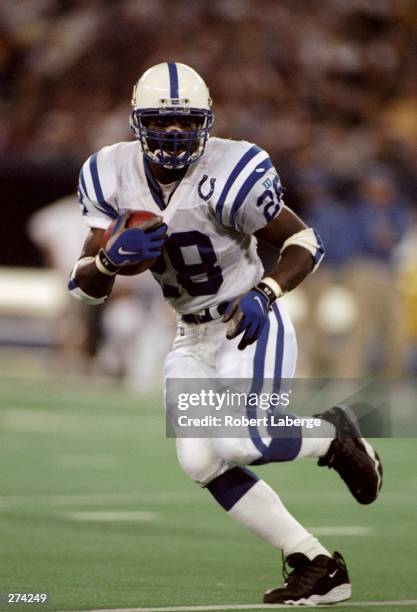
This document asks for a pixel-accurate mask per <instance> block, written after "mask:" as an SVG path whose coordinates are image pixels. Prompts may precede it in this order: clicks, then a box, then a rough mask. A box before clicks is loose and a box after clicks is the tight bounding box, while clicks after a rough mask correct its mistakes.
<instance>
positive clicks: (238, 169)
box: [216, 145, 262, 223]
mask: <svg viewBox="0 0 417 612" xmlns="http://www.w3.org/2000/svg"><path fill="white" fill-rule="evenodd" d="M261 151H262V149H261V148H260V147H258V146H257V145H253V146H252V147H251V148H250V149H249V150H248V151H246V153H245V154H244V155H243V157H242V158H241V159H240V160H239V161H238V162H237V164H236V166H235V167H234V168H233V170H232V172H231V173H230V175H229V178H228V179H227V181H226V183H225V185H224V187H223V190H222V192H221V194H220V197H219V199H218V202H217V204H216V219H217V221H218V222H219V223H221V222H222V216H223V206H224V203H225V201H226V197H227V194H228V193H229V191H230V189H231V187H232V185H233V183H234V182H235V180H236V179H237V177H238V176H239V174H240V173H241V172H242V170H243V169H244V168H245V166H246V165H247V164H248V163H249V162H250V160H251V159H252V158H253V157H255V155H257V154H258V153H260V152H261Z"/></svg>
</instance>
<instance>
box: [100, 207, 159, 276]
mask: <svg viewBox="0 0 417 612" xmlns="http://www.w3.org/2000/svg"><path fill="white" fill-rule="evenodd" d="M115 223H116V220H114V221H112V222H111V224H110V225H109V227H108V228H107V229H106V231H105V232H104V234H103V239H102V241H101V246H102V247H104V246H105V244H106V242H107V240H108V239H109V238H110V236H111V233H112V230H113V227H114V224H115ZM161 223H163V221H162V218H161V217H160V216H159V215H155V213H153V212H150V211H149V210H132V212H131V213H130V215H129V218H128V220H127V223H126V227H138V228H140V229H148V228H151V227H158V225H161ZM156 259H157V258H156V257H153V258H152V259H146V260H145V261H141V262H140V263H138V264H132V265H131V266H123V268H121V269H120V272H118V274H122V275H124V276H133V275H134V274H141V272H145V270H148V269H149V268H150V267H151V266H153V264H154V263H155V261H156Z"/></svg>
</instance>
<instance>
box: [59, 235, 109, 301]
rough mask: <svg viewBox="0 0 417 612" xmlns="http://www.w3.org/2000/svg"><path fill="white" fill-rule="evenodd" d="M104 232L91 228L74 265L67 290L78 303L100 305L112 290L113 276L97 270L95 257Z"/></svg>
mask: <svg viewBox="0 0 417 612" xmlns="http://www.w3.org/2000/svg"><path fill="white" fill-rule="evenodd" d="M103 235H104V230H102V229H98V228H92V229H91V230H90V232H89V234H88V236H87V238H86V240H85V242H84V246H83V250H82V252H81V256H80V259H79V260H78V261H77V263H76V264H75V266H74V268H73V270H72V272H71V278H70V281H69V283H68V289H69V291H70V293H71V295H72V296H73V297H74V298H75V299H76V300H78V301H81V302H85V303H88V304H92V305H95V304H102V303H103V302H104V301H105V300H106V299H107V297H108V296H109V295H110V293H111V290H112V289H113V285H114V280H115V278H116V277H115V275H114V276H110V275H106V274H103V273H102V272H100V270H99V269H98V268H97V265H96V256H97V254H98V252H99V250H100V247H101V243H102V240H103Z"/></svg>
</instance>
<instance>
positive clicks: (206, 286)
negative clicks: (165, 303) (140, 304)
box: [152, 230, 223, 297]
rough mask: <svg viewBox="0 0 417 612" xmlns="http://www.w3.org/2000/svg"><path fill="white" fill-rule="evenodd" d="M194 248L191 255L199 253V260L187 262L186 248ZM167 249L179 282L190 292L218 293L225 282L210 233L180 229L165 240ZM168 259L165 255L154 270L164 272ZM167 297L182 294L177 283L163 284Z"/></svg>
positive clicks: (199, 293) (194, 295)
mask: <svg viewBox="0 0 417 612" xmlns="http://www.w3.org/2000/svg"><path fill="white" fill-rule="evenodd" d="M187 248H188V249H190V255H191V256H194V257H195V256H196V255H197V256H198V259H199V260H200V261H199V262H198V263H186V261H185V260H186V256H185V254H186V249H187ZM165 249H166V252H167V253H168V256H169V258H170V260H171V263H172V265H173V267H174V268H175V271H176V272H177V282H178V284H179V285H181V287H183V288H184V289H185V290H186V291H187V293H188V295H191V296H193V297H196V296H199V295H213V294H215V293H217V291H218V290H219V289H220V286H221V284H222V282H223V275H222V271H221V268H220V266H219V265H218V264H217V258H216V253H215V252H214V249H213V244H212V242H211V240H210V238H209V237H208V236H206V235H205V234H202V233H201V232H199V231H197V230H194V231H190V232H176V233H174V234H171V236H170V237H169V238H168V240H167V241H166V243H165ZM165 270H166V262H165V260H164V257H163V256H161V257H160V258H159V259H158V261H157V262H156V264H155V265H154V266H152V271H153V272H156V274H163V273H164V272H165ZM162 291H163V293H164V295H165V297H179V295H180V292H179V291H178V288H177V287H175V286H173V285H166V284H165V283H164V284H162Z"/></svg>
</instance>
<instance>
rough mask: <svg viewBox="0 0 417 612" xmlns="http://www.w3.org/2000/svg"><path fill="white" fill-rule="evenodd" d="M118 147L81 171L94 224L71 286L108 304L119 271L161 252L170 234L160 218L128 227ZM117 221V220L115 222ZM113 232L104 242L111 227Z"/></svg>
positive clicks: (84, 297)
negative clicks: (118, 170) (118, 169)
mask: <svg viewBox="0 0 417 612" xmlns="http://www.w3.org/2000/svg"><path fill="white" fill-rule="evenodd" d="M114 151H115V147H105V148H104V149H102V150H101V151H99V152H98V153H96V154H95V155H92V156H91V157H90V158H89V159H88V160H87V161H86V162H85V164H84V165H83V167H82V169H81V172H80V182H79V188H78V193H79V203H80V206H81V209H82V214H83V216H84V218H85V220H86V223H87V225H89V227H90V233H89V234H88V236H87V239H86V241H85V243H84V247H83V250H82V253H81V256H80V258H79V260H78V261H77V263H76V264H75V266H74V268H73V270H72V272H71V276H70V280H69V283H68V289H69V291H70V293H71V295H72V296H73V297H74V298H75V299H77V300H79V301H81V302H85V303H87V304H91V305H96V304H102V303H103V302H104V301H105V300H106V299H107V297H108V296H109V295H110V292H111V290H112V288H113V284H114V279H115V276H116V274H118V273H119V272H120V273H123V270H124V269H126V267H127V266H131V265H135V264H139V263H141V262H143V261H145V260H146V259H151V258H154V257H158V256H159V255H160V254H161V250H162V246H163V243H164V240H165V238H166V229H167V226H166V225H165V224H163V223H160V222H161V221H162V218H155V221H156V222H157V223H156V226H155V223H154V224H153V226H152V225H151V226H150V227H145V225H143V228H137V227H128V218H129V212H128V211H125V212H123V211H120V210H119V208H118V206H117V180H116V174H117V173H116V171H115V160H114ZM112 222H113V223H112ZM110 224H112V225H111V233H110V236H109V237H108V238H107V241H106V242H105V244H103V238H104V233H105V230H106V229H107V228H108V227H109V225H110Z"/></svg>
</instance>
